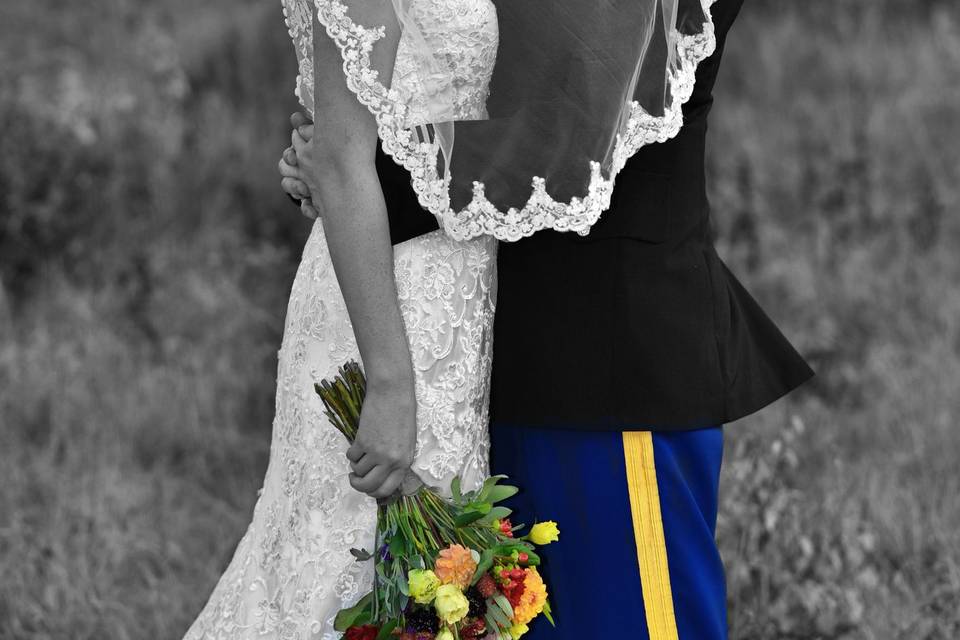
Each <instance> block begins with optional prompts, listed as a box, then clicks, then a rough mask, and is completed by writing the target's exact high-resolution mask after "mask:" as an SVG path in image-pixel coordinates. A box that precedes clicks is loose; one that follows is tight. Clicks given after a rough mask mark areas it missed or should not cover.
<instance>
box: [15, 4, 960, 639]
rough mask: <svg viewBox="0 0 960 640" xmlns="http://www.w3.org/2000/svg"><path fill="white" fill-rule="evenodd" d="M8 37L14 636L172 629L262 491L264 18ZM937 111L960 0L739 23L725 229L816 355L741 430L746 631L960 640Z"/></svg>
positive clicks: (201, 592) (248, 12)
mask: <svg viewBox="0 0 960 640" xmlns="http://www.w3.org/2000/svg"><path fill="white" fill-rule="evenodd" d="M90 34H96V37H95V38H89V35H90ZM0 42H2V44H0V131H2V135H0V576H2V577H0V638H17V639H20V638H37V639H40V638H57V639H59V638H70V639H82V638H91V639H93V638H96V639H104V638H109V639H114V638H116V639H124V638H134V639H139V638H156V639H159V638H179V637H180V636H181V634H182V633H183V631H184V630H185V629H186V626H187V625H188V624H189V622H190V621H191V620H192V617H193V616H194V615H195V614H196V613H197V611H198V610H199V608H200V607H201V606H202V605H203V603H204V601H205V599H206V597H207V596H208V595H209V592H210V590H211V588H212V585H213V583H214V581H215V580H216V579H217V578H218V577H219V574H220V572H221V570H222V569H223V566H224V563H225V562H226V561H227V560H228V559H229V557H230V553H231V551H232V546H233V545H234V544H235V543H236V541H237V540H238V539H239V537H240V535H241V533H242V532H243V530H244V528H245V527H246V525H247V523H248V521H249V517H250V510H251V508H252V504H253V500H254V499H255V496H256V490H257V488H259V486H260V483H261V480H262V477H263V472H264V468H265V465H266V459H267V450H268V446H269V435H270V434H269V429H270V423H271V420H272V413H273V391H274V389H273V385H274V371H275V356H276V349H277V348H278V346H279V337H280V331H281V329H282V320H283V312H284V309H285V303H286V295H287V293H288V291H289V286H290V283H291V281H292V275H293V270H294V269H295V267H296V261H297V257H298V253H299V249H300V246H301V243H302V242H303V240H304V239H305V234H306V230H307V224H306V223H305V222H304V221H302V220H301V219H300V218H299V216H298V214H297V212H296V211H295V210H294V209H293V208H292V207H291V206H290V205H289V203H288V202H287V201H286V199H285V198H284V197H283V195H282V194H281V193H278V189H277V179H276V176H275V163H276V158H277V156H278V153H279V151H280V150H282V149H283V147H284V146H286V139H287V135H288V131H287V127H286V116H287V114H288V113H289V112H290V111H291V110H292V109H293V108H294V106H295V105H294V102H293V98H292V85H293V77H294V75H295V70H294V68H293V60H292V57H293V56H292V51H291V50H290V49H289V44H288V42H287V41H286V34H285V32H284V30H283V25H282V18H281V15H280V9H279V6H273V5H266V6H265V5H263V3H254V2H252V1H250V0H246V1H243V2H233V3H227V2H225V1H223V0H217V1H210V2H205V3H202V4H196V3H191V2H187V1H186V0H176V1H173V0H171V1H169V2H165V3H158V2H155V1H150V0H96V1H95V2H88V3H83V4H75V5H70V6H64V5H63V3H60V2H55V1H54V0H36V1H35V2H32V3H6V4H5V5H4V6H3V7H2V8H0ZM957 104H960V16H958V11H957V10H956V8H955V7H954V6H953V5H952V3H949V2H923V3H918V2H908V1H907V0H886V1H885V2H877V1H875V0H845V1H843V2H839V1H838V2H826V1H825V0H818V1H811V2H808V3H802V4H801V3H794V4H789V5H784V4H783V3H777V2H773V1H772V0H766V1H763V2H761V1H760V0H755V1H753V2H748V3H747V6H746V8H745V10H744V15H743V18H742V20H741V22H740V23H739V24H738V25H736V26H735V27H734V32H733V34H732V36H731V39H730V41H729V44H728V51H727V55H726V61H725V65H724V70H723V71H722V74H721V79H720V83H719V88H718V99H717V106H716V109H715V112H714V115H713V117H712V132H711V146H710V157H709V160H708V161H709V165H710V167H709V170H710V176H711V185H710V189H711V196H712V199H713V204H714V211H715V219H716V226H717V232H718V244H719V247H720V249H721V252H722V253H723V255H724V256H725V257H726V258H727V260H728V262H729V263H730V264H731V267H732V268H733V270H734V271H735V272H737V273H738V274H740V275H741V276H742V277H743V279H744V280H745V282H746V283H747V284H748V286H749V287H750V289H751V291H753V292H754V293H755V294H756V296H757V297H758V298H759V299H760V300H761V301H762V303H763V304H764V305H765V307H766V308H767V310H768V311H769V312H770V314H771V315H772V316H773V317H774V318H776V319H777V321H778V322H779V323H780V325H781V327H782V328H783V329H784V331H785V332H786V333H787V335H788V336H790V337H791V339H793V340H794V341H795V343H796V344H797V345H798V346H799V347H800V349H801V350H802V351H803V352H804V353H805V354H809V355H810V358H811V360H812V362H813V364H814V365H815V367H816V368H817V370H818V373H819V375H818V378H817V380H816V381H815V382H814V383H813V384H811V385H809V386H808V387H807V388H806V389H805V390H804V391H802V392H799V393H797V394H795V395H794V396H792V397H790V398H789V399H787V400H785V401H783V402H781V403H778V404H777V405H775V406H774V407H771V408H769V409H768V410H766V411H764V412H761V413H760V414H758V415H757V416H753V417H751V418H748V419H746V420H743V421H741V422H740V423H738V424H737V425H734V426H732V427H731V428H729V429H728V431H727V433H728V449H727V454H726V461H725V470H724V479H723V483H724V484H723V505H722V510H721V522H720V531H719V536H720V541H721V546H722V549H723V554H724V559H725V562H726V565H727V570H728V576H729V595H730V600H731V625H732V635H731V637H732V638H750V639H758V640H759V639H769V638H878V639H888V638H911V639H931V640H932V639H937V638H945V639H948V638H956V637H960V613H958V610H960V534H958V531H960V506H958V503H957V500H956V496H957V495H958V492H960V486H958V485H960V481H958V476H957V474H956V471H955V468H956V466H957V465H956V460H957V459H958V454H960V438H958V437H957V436H956V434H955V426H954V424H953V420H954V419H956V418H957V416H958V415H960V411H958V409H960V406H958V405H960V388H958V387H960V329H958V318H960V292H958V290H957V288H956V282H957V280H958V275H960V273H958V271H960V258H958V257H957V254H956V252H955V250H954V248H955V247H956V246H957V240H958V235H960V224H958V220H957V215H956V213H957V210H958V205H960V175H958V173H960V157H958V155H960V150H958V148H957V146H956V144H955V143H949V144H948V143H946V142H947V141H954V140H957V139H960V109H958V108H957Z"/></svg>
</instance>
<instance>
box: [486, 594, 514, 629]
mask: <svg viewBox="0 0 960 640" xmlns="http://www.w3.org/2000/svg"><path fill="white" fill-rule="evenodd" d="M500 597H501V598H502V597H503V596H500ZM504 600H506V598H504ZM507 607H508V608H510V613H509V614H507V612H506V611H504V610H503V608H502V607H501V606H500V604H499V603H498V602H497V601H496V600H495V599H494V598H490V599H488V600H487V613H489V614H490V615H491V616H493V619H494V620H495V621H496V622H497V625H498V626H501V627H504V628H510V625H511V622H510V618H512V617H513V608H512V607H510V603H509V602H507Z"/></svg>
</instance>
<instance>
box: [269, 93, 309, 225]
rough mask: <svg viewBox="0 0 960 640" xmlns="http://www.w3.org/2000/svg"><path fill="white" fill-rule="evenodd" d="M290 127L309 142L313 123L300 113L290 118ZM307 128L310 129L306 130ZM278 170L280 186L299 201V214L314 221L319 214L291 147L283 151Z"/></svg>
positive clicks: (295, 153)
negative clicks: (305, 134) (305, 135)
mask: <svg viewBox="0 0 960 640" xmlns="http://www.w3.org/2000/svg"><path fill="white" fill-rule="evenodd" d="M290 125H291V126H292V128H293V131H294V132H298V131H299V132H300V134H301V137H304V136H303V134H304V133H307V137H306V138H304V139H305V140H306V141H307V142H309V141H310V138H311V137H313V123H312V122H310V120H309V119H308V118H307V117H306V116H305V115H304V114H302V113H300V112H297V113H294V114H293V115H292V116H290ZM307 126H309V127H310V129H309V130H308V129H307ZM308 131H309V133H308ZM278 168H279V170H280V175H281V176H282V178H281V180H280V186H281V187H282V188H283V190H284V191H285V192H286V193H287V195H289V196H290V197H291V198H294V199H295V200H299V201H300V212H301V213H303V215H304V216H306V217H307V218H310V219H311V220H315V219H316V218H317V217H318V216H319V212H318V211H317V209H316V207H315V206H314V203H313V200H312V198H311V195H310V188H309V187H308V186H307V183H306V182H304V181H303V179H302V177H301V173H300V162H299V159H298V158H297V152H296V151H295V150H294V148H293V146H290V147H287V148H286V149H284V150H283V155H282V156H281V158H280V162H279V165H278Z"/></svg>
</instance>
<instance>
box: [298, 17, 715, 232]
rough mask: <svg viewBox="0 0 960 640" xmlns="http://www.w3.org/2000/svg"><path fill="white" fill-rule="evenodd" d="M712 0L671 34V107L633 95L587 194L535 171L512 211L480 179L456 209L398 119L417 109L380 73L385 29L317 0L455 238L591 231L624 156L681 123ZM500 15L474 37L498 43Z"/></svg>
mask: <svg viewBox="0 0 960 640" xmlns="http://www.w3.org/2000/svg"><path fill="white" fill-rule="evenodd" d="M424 1H425V2H426V3H427V4H432V3H438V4H451V2H450V0H424ZM714 1H715V0H701V5H702V7H703V12H704V15H705V23H704V24H703V26H702V28H701V30H700V31H699V32H698V33H696V34H681V33H678V32H675V33H674V34H673V36H674V39H675V42H676V47H677V51H676V57H677V65H676V68H675V69H674V70H672V71H671V72H670V76H669V78H668V85H669V93H670V97H671V99H670V103H669V105H668V107H667V109H666V112H665V113H664V114H663V115H661V116H654V115H652V114H650V113H648V112H647V111H645V110H644V109H643V107H642V106H641V105H640V104H639V103H638V102H636V101H633V102H631V103H630V104H629V114H630V115H629V118H628V121H627V124H626V126H625V127H624V129H623V131H622V132H621V133H619V134H618V135H617V138H616V143H615V147H614V150H613V154H612V159H613V162H612V166H611V169H610V175H609V177H608V178H605V177H604V176H603V173H602V171H601V166H600V163H599V162H597V161H590V182H589V184H588V186H587V193H586V194H585V195H584V196H583V197H582V198H579V197H574V198H571V200H570V201H569V202H559V201H557V200H555V199H553V198H552V197H551V196H550V194H549V193H547V190H546V182H545V180H544V179H543V178H541V177H538V176H534V177H533V178H532V183H531V195H530V197H529V199H528V200H527V203H526V204H525V205H524V206H523V207H521V208H520V209H517V208H515V207H511V208H509V209H508V210H507V211H501V210H500V209H498V208H497V206H496V205H494V204H493V203H492V202H491V201H490V200H489V199H488V198H487V197H486V195H485V191H486V188H485V185H484V184H483V183H482V182H474V183H473V195H472V199H471V201H470V202H469V203H468V204H467V205H466V206H465V207H464V208H463V209H461V210H459V211H457V210H454V209H452V208H451V205H450V196H449V186H450V185H449V178H447V177H445V176H441V175H440V173H439V171H438V168H437V167H438V163H437V159H438V155H437V154H438V151H439V150H438V148H437V145H436V144H434V143H430V142H424V141H423V140H422V139H421V136H418V135H416V134H415V132H414V131H413V130H411V129H410V128H406V127H398V126H396V124H397V123H398V122H399V123H408V122H409V119H408V111H409V110H410V109H411V108H415V105H411V104H410V101H409V100H406V101H405V100H404V99H402V98H401V96H403V95H404V94H403V93H402V92H400V91H398V88H397V87H391V88H390V89H387V88H386V87H384V85H383V84H382V83H380V82H379V80H378V79H377V74H376V72H374V71H373V70H372V69H371V65H370V53H371V51H372V49H373V46H374V44H375V43H376V42H377V41H378V40H379V39H380V38H381V37H383V33H382V30H381V29H369V28H366V27H363V26H362V25H358V24H356V23H355V22H353V20H351V19H350V17H349V16H348V15H347V7H346V5H344V4H343V2H342V1H341V0H316V6H317V12H318V16H319V20H320V23H321V24H322V25H323V26H324V27H325V29H326V31H327V34H328V35H329V36H330V37H331V38H332V39H333V40H334V41H335V42H336V43H337V45H338V46H339V48H340V50H341V53H342V55H343V70H344V74H345V76H346V79H347V85H348V86H349V87H350V89H351V90H352V91H353V92H354V93H356V95H357V98H358V99H359V100H360V102H361V103H363V104H364V105H366V106H367V107H368V108H369V110H370V111H371V113H373V114H374V116H376V119H377V123H378V131H379V135H380V139H381V140H382V142H383V148H384V150H385V151H386V152H387V153H389V154H390V155H391V156H393V158H394V159H395V160H396V161H397V162H399V163H400V164H402V165H403V166H404V167H405V168H406V169H407V170H408V171H409V172H410V174H411V177H412V183H413V186H414V190H415V191H416V193H417V195H418V198H419V201H420V204H421V205H422V206H423V207H424V208H425V209H427V210H428V211H430V212H431V213H433V214H434V215H435V216H436V217H437V219H438V220H439V221H440V223H441V226H442V227H443V228H444V230H445V231H446V232H447V233H448V234H449V235H450V236H451V237H452V238H455V239H461V240H462V239H467V238H475V237H477V236H481V235H491V236H494V237H496V238H498V239H500V240H505V241H516V240H519V239H521V238H523V237H526V236H530V235H532V234H534V233H535V232H537V231H539V230H541V229H547V228H550V229H556V230H558V231H575V232H577V233H579V234H581V235H586V234H587V233H588V232H589V230H590V227H591V226H592V225H593V224H594V223H595V222H596V221H597V220H598V219H599V218H600V215H601V214H602V213H603V212H604V211H605V210H607V209H608V208H609V206H610V198H611V196H612V194H613V185H614V181H615V180H616V176H617V174H618V173H619V172H620V170H621V169H622V168H623V166H624V163H625V162H626V160H627V159H628V158H629V157H630V156H632V155H633V154H634V153H636V151H637V150H638V149H639V148H640V147H641V146H643V145H646V144H650V143H651V142H663V141H665V140H668V139H669V138H672V137H674V136H676V135H677V133H678V132H679V131H680V127H681V126H682V123H683V113H682V107H683V104H684V103H686V102H687V101H688V100H689V99H690V96H691V93H692V91H693V86H694V83H695V81H696V71H697V67H698V65H699V64H700V62H701V61H703V60H704V59H706V58H707V57H709V56H710V55H711V54H712V53H713V51H714V49H715V47H716V38H715V35H714V27H713V23H712V18H711V15H710V7H711V6H712V5H713V2H714ZM465 4H470V3H465ZM495 19H496V16H495V12H494V14H493V16H492V17H489V21H488V22H487V23H485V24H484V25H483V26H478V25H473V27H472V28H473V29H474V32H475V36H476V37H479V38H480V39H487V40H488V41H489V42H490V43H492V44H493V46H495V45H496V40H495V38H491V36H490V35H489V33H490V30H491V28H495ZM299 20H300V16H299V15H298V14H297V13H296V12H288V13H287V22H288V25H289V27H290V31H291V35H292V36H293V37H294V38H295V39H296V38H297V34H299V35H300V36H302V35H303V34H304V33H305V29H304V25H303V24H302V23H300V22H299ZM425 26H426V28H427V29H426V31H427V33H429V32H430V31H433V32H434V33H437V32H441V33H442V34H443V37H448V36H449V34H451V33H455V32H457V29H456V28H455V27H456V25H449V24H447V23H444V22H430V23H426V24H425ZM401 46H402V45H401ZM493 59H495V52H494V56H493V58H487V57H485V56H480V57H477V58H476V59H475V61H476V62H478V63H479V64H484V63H487V62H489V63H490V64H491V65H492V62H493ZM300 71H301V79H303V78H306V77H308V76H309V75H310V74H311V72H312V71H311V63H310V61H309V60H307V59H303V60H302V62H301V68H300ZM473 72H474V74H478V75H487V76H489V74H490V73H492V67H491V68H482V67H480V66H477V67H476V68H473ZM301 87H302V85H301ZM401 88H402V87H401ZM298 95H299V96H300V97H301V100H303V99H304V98H305V92H304V90H303V89H302V88H301V89H299V90H298ZM305 104H306V103H305Z"/></svg>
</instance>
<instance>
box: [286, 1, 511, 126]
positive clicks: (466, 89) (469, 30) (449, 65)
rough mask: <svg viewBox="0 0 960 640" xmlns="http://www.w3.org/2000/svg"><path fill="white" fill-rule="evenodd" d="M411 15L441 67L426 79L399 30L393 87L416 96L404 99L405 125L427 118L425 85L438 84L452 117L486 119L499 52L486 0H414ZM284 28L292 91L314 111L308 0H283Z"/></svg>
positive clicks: (324, 5)
mask: <svg viewBox="0 0 960 640" xmlns="http://www.w3.org/2000/svg"><path fill="white" fill-rule="evenodd" d="M315 4H316V6H317V7H318V8H320V9H323V10H326V11H331V12H336V11H340V10H342V5H336V4H335V3H333V2H329V1H328V0H316V2H315ZM410 6H411V15H412V17H413V19H414V20H415V21H416V23H417V27H418V30H419V32H420V34H421V35H422V36H423V37H424V39H426V40H427V41H428V44H429V45H430V48H431V50H434V51H437V52H439V54H440V56H439V58H440V64H441V65H442V68H441V69H438V70H437V71H438V73H435V74H432V75H430V76H429V77H424V76H425V75H427V74H425V72H424V71H423V70H422V69H421V68H420V67H419V65H418V64H417V58H416V55H415V53H414V51H415V46H416V45H415V42H414V38H413V37H411V35H410V34H409V32H406V31H405V32H403V33H402V34H401V37H400V43H399V45H398V49H397V58H396V61H395V63H394V70H393V80H392V85H391V88H393V89H395V90H397V91H398V92H399V93H400V95H403V96H414V97H411V98H409V100H410V101H409V102H408V103H407V105H406V106H407V114H406V116H407V118H406V124H407V126H415V125H417V124H422V123H424V122H427V121H429V118H427V116H426V114H427V113H428V111H429V108H430V105H429V104H427V101H426V100H425V99H424V98H423V96H424V95H426V94H428V93H430V92H427V91H425V90H423V88H422V86H423V85H424V83H434V84H435V83H437V82H440V83H441V85H442V86H439V87H436V88H433V89H432V93H434V94H435V95H437V94H439V95H442V96H443V99H444V102H445V103H446V102H448V101H449V103H450V104H452V108H453V113H452V114H451V117H452V119H455V120H476V119H483V118H486V107H485V103H486V100H487V96H488V95H489V91H490V78H491V76H492V74H493V65H494V62H495V60H496V53H497V14H496V8H495V7H494V6H493V3H492V2H490V0H467V1H464V0H412V1H411V2H410ZM283 7H284V16H285V18H286V22H287V29H288V30H289V32H290V37H291V38H292V39H293V43H294V48H295V49H296V52H297V62H298V64H299V71H300V73H299V75H298V76H297V87H296V95H297V97H298V98H299V99H300V103H301V104H302V105H303V107H304V108H305V109H306V110H307V111H308V112H309V113H310V114H311V116H312V115H313V18H312V13H311V7H310V4H309V2H307V1H306V0H283Z"/></svg>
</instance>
